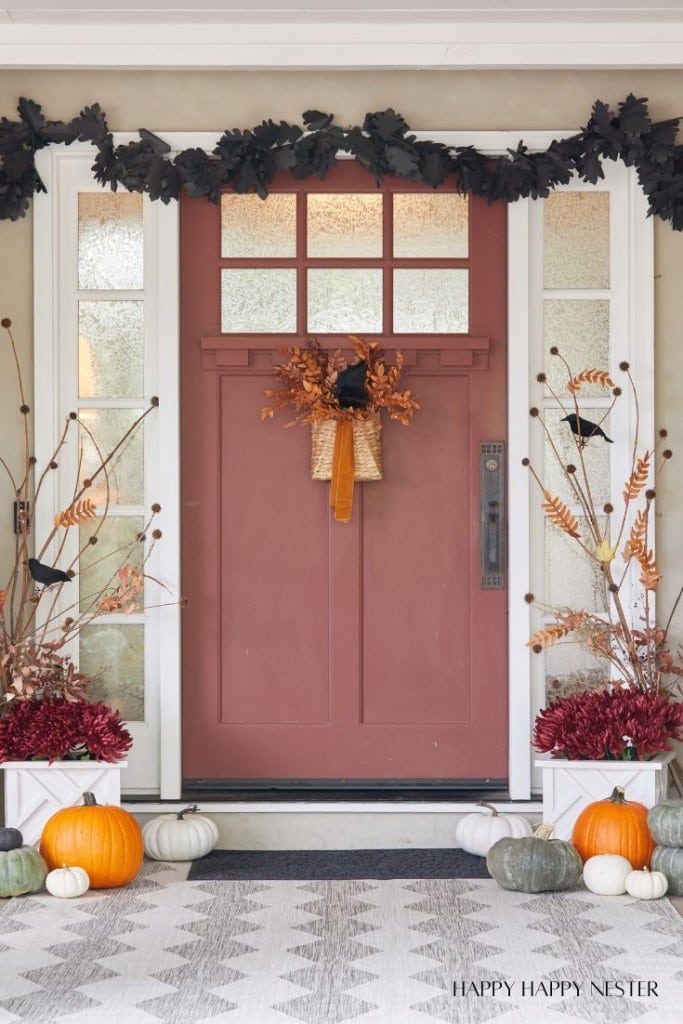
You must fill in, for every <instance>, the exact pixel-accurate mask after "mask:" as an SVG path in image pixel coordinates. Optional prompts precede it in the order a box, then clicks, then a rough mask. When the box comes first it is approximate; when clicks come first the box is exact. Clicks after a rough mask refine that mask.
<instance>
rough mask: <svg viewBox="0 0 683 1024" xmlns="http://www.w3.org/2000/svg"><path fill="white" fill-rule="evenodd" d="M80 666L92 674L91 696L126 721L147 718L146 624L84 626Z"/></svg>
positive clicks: (80, 640) (89, 686)
mask: <svg viewBox="0 0 683 1024" xmlns="http://www.w3.org/2000/svg"><path fill="white" fill-rule="evenodd" d="M78 667H79V670H80V671H81V672H84V673H85V674H86V675H88V676H93V677H97V678H93V680H92V682H91V683H89V685H88V696H89V697H90V698H91V699H92V700H101V701H103V702H104V703H105V704H109V705H110V706H111V707H113V708H114V709H115V710H117V711H120V712H121V717H122V718H123V720H124V721H126V722H142V721H144V717H145V686H144V667H145V636H144V626H142V625H137V624H133V623H130V624H129V623H126V624H113V623H112V624H111V625H106V626H101V625H95V624H93V625H90V626H83V627H82V628H81V630H80V632H79V654H78Z"/></svg>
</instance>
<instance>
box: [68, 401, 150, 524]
mask: <svg viewBox="0 0 683 1024" xmlns="http://www.w3.org/2000/svg"><path fill="white" fill-rule="evenodd" d="M141 413H142V410H141V409H81V411H80V413H79V416H80V419H81V420H82V421H83V423H84V424H85V425H86V426H87V428H88V430H89V431H90V432H91V433H92V435H93V437H94V439H95V442H96V444H97V448H99V451H100V453H101V455H102V457H106V455H107V454H108V453H109V452H111V451H112V450H113V449H114V448H115V447H116V445H117V444H118V442H119V441H120V440H121V438H122V437H123V435H124V434H125V433H126V431H127V430H128V428H129V427H130V426H131V425H132V424H133V423H134V422H135V420H136V419H137V418H138V417H139V416H140V414H141ZM143 431H144V424H141V425H140V426H139V427H138V428H137V430H135V431H134V432H133V433H132V434H131V436H130V437H129V438H128V439H127V440H126V442H125V444H124V445H123V446H122V448H121V449H120V450H119V451H118V452H117V454H116V455H115V457H114V458H113V459H112V460H111V462H109V463H107V467H106V472H107V475H108V478H109V504H110V505H142V504H143V502H144V498H143ZM80 443H81V446H82V452H83V459H82V466H81V474H80V480H81V481H83V480H84V479H92V478H93V474H94V473H95V471H96V469H97V468H98V466H99V465H100V464H101V458H100V455H99V454H98V453H97V450H96V448H95V444H93V442H92V441H91V439H90V437H89V436H88V434H87V432H86V431H85V430H83V429H82V428H81V430H80ZM83 497H87V498H92V500H93V501H96V502H97V504H98V505H104V504H105V502H106V500H107V486H106V479H105V473H104V471H103V472H101V473H99V474H98V475H97V476H96V477H94V480H93V484H92V486H91V487H89V488H88V490H87V491H86V492H85V494H84V495H83Z"/></svg>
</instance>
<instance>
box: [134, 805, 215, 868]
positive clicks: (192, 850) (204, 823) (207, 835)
mask: <svg viewBox="0 0 683 1024" xmlns="http://www.w3.org/2000/svg"><path fill="white" fill-rule="evenodd" d="M186 815H187V817H186ZM142 838H143V840H144V844H145V853H146V854H147V856H148V857H152V859H153V860H196V859H197V858H198V857H204V856H205V855H206V854H207V853H210V851H211V850H213V848H214V846H215V845H216V843H217V842H218V828H217V827H216V823H215V822H214V821H212V820H211V818H207V817H206V816H205V815H203V814H198V813H197V805H196V804H193V805H192V807H184V808H183V810H182V811H179V812H178V813H177V814H162V815H160V816H159V817H158V818H152V820H151V821H148V822H147V823H146V824H145V825H144V826H143V829H142Z"/></svg>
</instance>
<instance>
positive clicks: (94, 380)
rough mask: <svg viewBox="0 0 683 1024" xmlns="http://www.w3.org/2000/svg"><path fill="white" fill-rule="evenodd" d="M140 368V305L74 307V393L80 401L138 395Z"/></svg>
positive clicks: (141, 314) (142, 332)
mask: <svg viewBox="0 0 683 1024" xmlns="http://www.w3.org/2000/svg"><path fill="white" fill-rule="evenodd" d="M143 369H144V324H143V304H142V302H125V301H123V302H80V303H79V304H78V394H79V395H80V397H81V398H102V397H104V396H107V397H109V398H131V397H133V396H134V395H141V394H142V392H143V390H144V385H143Z"/></svg>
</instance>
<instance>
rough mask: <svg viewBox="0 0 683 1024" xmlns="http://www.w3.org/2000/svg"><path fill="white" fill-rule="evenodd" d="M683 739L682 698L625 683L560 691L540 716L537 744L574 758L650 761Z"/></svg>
mask: <svg viewBox="0 0 683 1024" xmlns="http://www.w3.org/2000/svg"><path fill="white" fill-rule="evenodd" d="M680 739H683V703H679V702H677V701H674V700H671V698H670V697H668V696H665V695H663V694H659V693H654V692H653V691H649V692H641V691H640V690H631V689H628V688H626V687H615V688H611V689H606V690H596V691H594V692H591V693H579V694H576V695H575V696H572V697H559V698H558V699H557V700H554V701H553V702H552V703H551V704H550V705H549V706H548V707H547V708H544V709H543V710H542V711H541V712H540V713H539V715H538V717H537V718H536V723H535V726H534V734H533V744H534V747H535V748H536V749H537V750H539V751H540V752H541V753H551V754H552V755H553V757H558V758H569V759H570V760H573V761H578V760H587V761H601V760H619V761H647V760H649V759H650V758H652V757H654V756H655V755H656V754H659V753H661V752H662V751H665V750H671V744H670V742H669V741H670V740H680Z"/></svg>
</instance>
